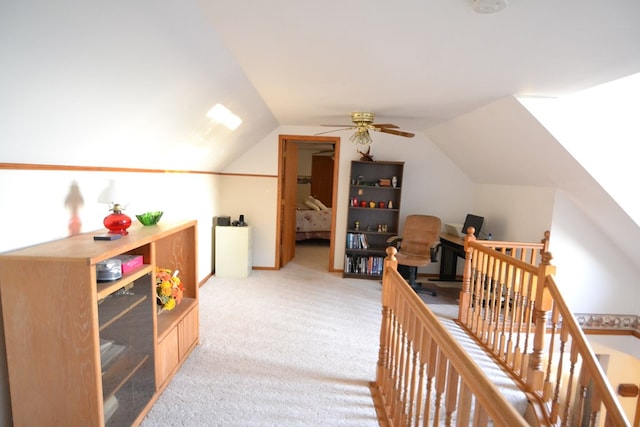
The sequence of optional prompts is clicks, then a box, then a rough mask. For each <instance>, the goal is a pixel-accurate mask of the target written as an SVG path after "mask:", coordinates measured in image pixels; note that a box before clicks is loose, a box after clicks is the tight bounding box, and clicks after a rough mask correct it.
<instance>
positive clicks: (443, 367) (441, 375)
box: [433, 350, 449, 427]
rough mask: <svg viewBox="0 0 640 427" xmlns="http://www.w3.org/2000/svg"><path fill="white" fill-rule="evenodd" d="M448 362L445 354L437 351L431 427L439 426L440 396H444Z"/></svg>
mask: <svg viewBox="0 0 640 427" xmlns="http://www.w3.org/2000/svg"><path fill="white" fill-rule="evenodd" d="M448 365H449V361H448V360H447V357H446V356H445V354H444V353H443V352H442V351H441V350H440V351H438V370H437V371H436V401H435V410H434V412H433V426H434V427H438V426H440V416H441V415H440V412H441V410H442V396H443V395H444V389H445V384H446V381H447V366H448Z"/></svg>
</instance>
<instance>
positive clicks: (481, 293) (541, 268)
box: [458, 229, 630, 427]
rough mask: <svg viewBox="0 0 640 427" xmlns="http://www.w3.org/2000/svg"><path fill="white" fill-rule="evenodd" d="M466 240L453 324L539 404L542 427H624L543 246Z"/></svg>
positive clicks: (545, 242) (469, 237) (625, 422)
mask: <svg viewBox="0 0 640 427" xmlns="http://www.w3.org/2000/svg"><path fill="white" fill-rule="evenodd" d="M473 231H474V230H472V229H470V230H468V232H469V234H468V235H467V237H466V238H465V252H466V257H465V267H464V276H463V283H462V289H461V291H460V308H459V312H458V313H459V315H458V323H459V324H460V325H461V326H463V327H464V328H466V329H467V331H468V332H469V333H471V334H472V335H473V336H474V337H475V339H476V341H478V342H479V343H480V344H481V345H483V346H484V347H485V350H487V351H488V352H490V353H491V354H492V355H493V356H494V358H495V359H496V360H497V361H498V362H499V363H500V364H501V365H502V366H503V368H504V369H505V370H506V371H507V372H509V373H510V374H511V376H512V377H513V378H514V379H515V380H516V381H518V383H519V384H520V385H521V387H522V388H523V390H525V391H526V392H528V393H529V394H530V395H531V396H533V397H534V398H535V400H536V401H537V408H538V415H539V418H540V423H541V424H542V425H562V426H574V425H575V426H582V425H588V426H596V425H604V426H616V427H618V426H620V427H622V426H630V424H629V421H628V420H627V418H626V417H625V415H624V412H623V410H622V408H621V406H620V403H619V401H618V400H617V398H616V395H615V393H614V391H613V389H612V387H611V385H610V384H609V381H608V380H607V378H606V376H605V374H604V373H603V371H602V369H601V367H600V364H599V363H598V361H597V359H596V356H595V355H594V353H593V351H592V349H591V346H590V345H589V343H588V341H587V340H586V338H585V335H584V333H583V332H582V329H581V328H580V327H579V325H578V322H577V320H576V318H575V317H574V316H573V314H572V313H571V311H570V310H569V308H568V306H567V304H566V303H565V301H564V299H563V298H562V295H561V293H560V291H559V290H558V287H557V285H556V283H555V280H554V276H553V275H554V273H555V267H553V266H552V265H551V259H552V257H551V254H550V253H549V252H548V242H549V232H547V233H545V238H544V239H543V240H542V242H541V243H539V244H538V243H530V244H518V243H513V242H496V241H481V240H476V239H475V237H474V236H473Z"/></svg>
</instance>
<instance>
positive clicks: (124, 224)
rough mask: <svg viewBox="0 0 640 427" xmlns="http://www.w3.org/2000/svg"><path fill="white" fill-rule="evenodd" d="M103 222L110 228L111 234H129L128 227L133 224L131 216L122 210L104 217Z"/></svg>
mask: <svg viewBox="0 0 640 427" xmlns="http://www.w3.org/2000/svg"><path fill="white" fill-rule="evenodd" d="M103 224H104V226H105V227H107V228H108V229H109V234H122V235H125V234H129V232H128V231H127V228H129V227H130V226H131V218H129V217H128V216H127V215H125V214H123V213H122V212H121V211H120V212H117V213H116V212H114V213H112V214H109V215H107V216H106V217H105V218H104V221H103Z"/></svg>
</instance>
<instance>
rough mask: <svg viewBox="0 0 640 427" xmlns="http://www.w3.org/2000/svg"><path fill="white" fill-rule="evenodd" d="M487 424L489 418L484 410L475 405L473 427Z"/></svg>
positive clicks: (481, 426)
mask: <svg viewBox="0 0 640 427" xmlns="http://www.w3.org/2000/svg"><path fill="white" fill-rule="evenodd" d="M476 402H477V401H476ZM488 424H489V417H488V416H487V413H486V412H485V410H484V408H482V407H481V406H480V405H476V407H475V408H474V413H473V427H483V426H487V425H488Z"/></svg>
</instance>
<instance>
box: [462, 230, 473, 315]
mask: <svg viewBox="0 0 640 427" xmlns="http://www.w3.org/2000/svg"><path fill="white" fill-rule="evenodd" d="M475 239H476V236H474V235H473V234H467V236H466V237H465V238H464V253H465V257H464V271H463V275H462V288H461V289H460V302H459V303H458V320H459V321H460V322H461V323H463V324H465V325H467V324H468V323H467V322H468V317H467V316H468V314H469V310H470V308H471V280H472V274H473V271H474V270H475V267H474V263H475V262H474V257H473V249H472V248H471V247H469V242H470V241H472V240H475Z"/></svg>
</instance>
